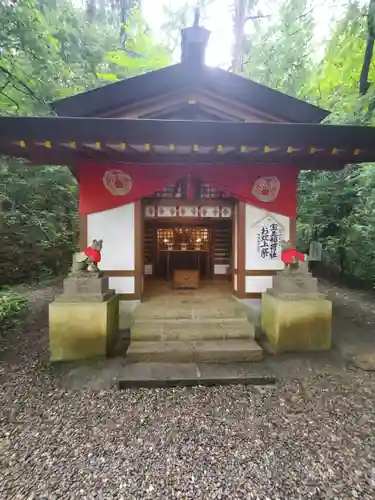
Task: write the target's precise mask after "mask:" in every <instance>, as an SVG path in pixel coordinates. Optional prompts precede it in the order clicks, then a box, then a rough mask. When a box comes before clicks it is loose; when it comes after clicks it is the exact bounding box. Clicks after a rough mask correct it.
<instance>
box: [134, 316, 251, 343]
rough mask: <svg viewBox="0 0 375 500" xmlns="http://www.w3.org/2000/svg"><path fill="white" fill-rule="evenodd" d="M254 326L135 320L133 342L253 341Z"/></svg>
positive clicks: (227, 322) (237, 321) (237, 322)
mask: <svg viewBox="0 0 375 500" xmlns="http://www.w3.org/2000/svg"><path fill="white" fill-rule="evenodd" d="M254 338H255V330H254V326H253V325H252V324H251V323H249V322H248V320H247V319H222V320H212V319H209V320H200V321H195V320H188V319H184V320H175V319H172V320H163V321H161V320H135V322H134V323H133V324H132V326H131V339H132V340H133V341H156V340H165V341H168V340H215V339H216V340H225V339H254Z"/></svg>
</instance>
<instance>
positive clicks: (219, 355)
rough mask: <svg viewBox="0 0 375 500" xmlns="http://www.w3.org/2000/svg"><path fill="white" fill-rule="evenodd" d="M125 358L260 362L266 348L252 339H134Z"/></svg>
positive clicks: (155, 360) (165, 361)
mask: <svg viewBox="0 0 375 500" xmlns="http://www.w3.org/2000/svg"><path fill="white" fill-rule="evenodd" d="M126 359H127V361H128V362H129V363H138V362H150V363H151V362H154V363H167V362H170V363H171V362H173V363H190V362H219V363H231V362H241V361H261V360H262V359H263V349H262V348H261V347H260V346H259V345H258V344H257V343H256V342H255V341H254V340H251V339H248V340H204V341H203V340H202V341H156V342H131V344H130V346H129V349H128V351H127V354H126Z"/></svg>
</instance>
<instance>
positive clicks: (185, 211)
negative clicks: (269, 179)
mask: <svg viewBox="0 0 375 500" xmlns="http://www.w3.org/2000/svg"><path fill="white" fill-rule="evenodd" d="M183 188H184V185H183V184H182V183H177V184H176V185H175V186H169V187H167V188H165V190H164V191H163V192H160V193H156V195H155V196H154V197H153V198H149V199H146V200H144V201H143V213H144V219H143V255H144V288H145V292H146V295H148V292H149V291H151V290H154V289H155V282H159V283H160V285H161V288H163V289H165V287H166V286H167V287H168V288H169V289H183V288H189V289H198V288H202V286H203V284H204V283H205V284H206V285H207V284H208V283H212V282H213V281H214V280H215V281H217V280H220V281H222V282H227V283H228V284H230V281H231V277H232V274H231V273H232V247H233V240H232V236H233V227H232V226H233V213H234V205H235V203H236V202H235V201H234V200H233V199H231V198H230V197H229V196H228V195H226V194H225V193H221V192H219V191H218V190H215V189H213V188H211V187H210V186H207V185H202V186H199V188H200V189H199V193H197V195H198V196H195V198H194V199H193V200H190V199H188V198H187V197H186V195H185V193H184V189H183ZM196 191H197V189H196ZM181 280H182V281H181Z"/></svg>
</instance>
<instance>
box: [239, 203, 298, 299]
mask: <svg viewBox="0 0 375 500" xmlns="http://www.w3.org/2000/svg"><path fill="white" fill-rule="evenodd" d="M271 234H272V235H273V240H272V241H273V243H272V241H271ZM276 234H277V236H276ZM289 238H290V219H289V217H286V216H284V215H279V214H275V213H272V212H268V211H266V210H264V209H262V208H258V207H255V206H253V205H246V207H245V293H247V294H248V293H249V294H259V293H262V292H265V291H266V289H267V288H270V287H271V286H272V274H273V273H272V271H275V272H276V271H279V270H282V269H283V267H284V265H283V263H282V262H281V260H280V252H281V241H282V240H288V239H289ZM262 271H264V274H263V275H262Z"/></svg>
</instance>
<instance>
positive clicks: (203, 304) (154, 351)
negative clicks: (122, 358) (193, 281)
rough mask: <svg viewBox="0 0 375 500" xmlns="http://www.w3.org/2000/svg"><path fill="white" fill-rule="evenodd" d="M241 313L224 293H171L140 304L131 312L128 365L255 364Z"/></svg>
mask: <svg viewBox="0 0 375 500" xmlns="http://www.w3.org/2000/svg"><path fill="white" fill-rule="evenodd" d="M254 339H255V331H254V326H253V325H252V324H251V323H249V321H248V319H247V312H246V308H245V307H244V306H243V305H241V304H239V303H238V302H237V301H236V300H235V299H234V298H233V297H231V296H230V295H229V294H228V293H226V294H224V295H223V294H220V293H216V294H215V293H211V294H207V293H202V291H201V290H197V291H174V292H170V293H169V294H168V295H167V296H160V297H153V298H151V299H150V300H149V301H146V302H143V303H141V304H140V305H139V306H137V308H136V309H135V311H134V313H133V323H132V325H131V343H130V346H129V348H128V351H127V361H128V362H130V363H138V362H154V363H199V362H202V363H208V362H210V363H231V362H248V361H261V360H262V359H263V351H262V349H261V347H260V346H259V345H258V344H257V343H256V342H255V340H254Z"/></svg>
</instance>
